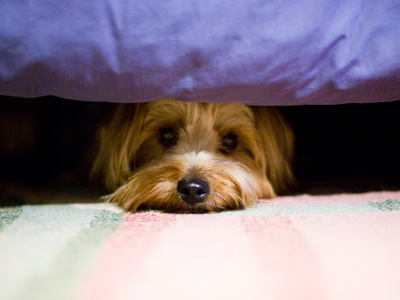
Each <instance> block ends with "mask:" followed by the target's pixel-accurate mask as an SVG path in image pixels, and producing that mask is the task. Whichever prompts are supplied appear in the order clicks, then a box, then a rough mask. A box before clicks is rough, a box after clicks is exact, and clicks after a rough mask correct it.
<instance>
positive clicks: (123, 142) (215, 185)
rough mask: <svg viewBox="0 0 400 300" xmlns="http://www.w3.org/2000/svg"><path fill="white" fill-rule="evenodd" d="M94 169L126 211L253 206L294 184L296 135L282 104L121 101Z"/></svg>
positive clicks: (112, 199)
mask: <svg viewBox="0 0 400 300" xmlns="http://www.w3.org/2000/svg"><path fill="white" fill-rule="evenodd" d="M99 140H100V143H99V145H100V147H99V151H98V154H97V157H96V159H95V163H94V167H93V172H94V173H97V174H100V175H102V177H103V178H104V180H105V184H106V186H107V187H108V188H109V189H110V190H111V191H113V192H112V194H110V195H108V196H106V197H105V198H106V199H107V200H108V201H109V202H113V203H116V204H118V205H119V206H120V207H121V208H123V209H125V210H126V211H130V212H136V211H137V210H152V209H156V210H161V211H165V212H175V213H207V212H220V211H224V210H238V209H244V208H247V207H249V206H253V205H255V204H256V203H257V199H259V198H261V197H262V198H273V197H275V196H276V194H277V193H279V192H282V191H284V190H285V189H287V187H288V186H290V184H291V183H293V180H294V178H293V172H292V169H291V162H292V157H293V148H294V138H293V133H292V130H291V128H290V126H289V125H288V123H287V122H286V121H285V120H284V118H283V117H282V115H281V114H280V113H279V112H278V110H277V109H275V108H272V107H251V106H247V105H244V104H239V103H198V102H196V103H190V102H182V101H178V100H173V99H164V100H158V101H154V102H149V103H138V104H119V105H118V106H117V108H116V110H115V112H114V114H113V116H112V117H111V119H110V120H109V121H108V122H107V123H106V124H105V125H103V126H102V128H101V130H100V134H99Z"/></svg>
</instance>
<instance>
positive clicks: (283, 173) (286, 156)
mask: <svg viewBox="0 0 400 300" xmlns="http://www.w3.org/2000/svg"><path fill="white" fill-rule="evenodd" d="M252 110H253V114H254V117H255V126H256V129H257V131H258V136H259V146H260V148H261V153H262V154H261V155H258V156H259V157H256V158H255V159H256V163H257V164H258V165H260V166H261V167H262V170H263V171H264V174H265V175H266V176H267V179H268V180H269V181H270V182H271V184H272V186H273V187H274V189H275V191H276V192H277V193H280V192H283V191H285V190H287V189H288V188H289V187H290V186H291V185H292V184H293V183H294V177H293V173H292V169H291V164H292V160H293V152H294V136H293V132H292V129H291V128H290V126H289V124H288V123H287V122H286V120H285V119H284V118H283V116H282V115H281V114H280V112H279V111H278V110H277V109H276V108H273V107H252Z"/></svg>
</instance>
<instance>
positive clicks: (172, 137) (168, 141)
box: [160, 128, 178, 147]
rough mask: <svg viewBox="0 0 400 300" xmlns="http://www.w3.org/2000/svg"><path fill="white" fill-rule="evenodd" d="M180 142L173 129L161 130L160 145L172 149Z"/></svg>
mask: <svg viewBox="0 0 400 300" xmlns="http://www.w3.org/2000/svg"><path fill="white" fill-rule="evenodd" d="M177 141H178V134H177V132H176V130H175V129H173V128H163V129H161V130H160V143H161V145H163V146H166V147H171V146H173V145H175V144H176V142H177Z"/></svg>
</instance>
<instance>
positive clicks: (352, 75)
mask: <svg viewBox="0 0 400 300" xmlns="http://www.w3.org/2000/svg"><path fill="white" fill-rule="evenodd" d="M0 94H3V95H9V96H20V97H36V96H44V95H55V96H59V97H63V98H67V99H77V100H88V101H112V102H140V101H151V100H155V99H159V98H165V97H172V98H177V99H181V100H186V101H206V102H220V101H229V102H243V103H247V104H258V105H296V104H338V103H349V102H380V101H393V100H398V99H400V1H398V0H380V1H375V0H351V1H348V0H329V1H317V0H286V1H280V0H271V1H263V0H250V1H249V0H239V1H234V2H232V1H227V0H209V1H194V0H188V1H176V0H162V1H161V0H149V1H139V0H129V1H128V0H121V1H113V0H103V1H68V2H65V1H56V2H55V1H50V0H40V1H39V0H32V1H29V2H26V1H2V3H1V9H0Z"/></svg>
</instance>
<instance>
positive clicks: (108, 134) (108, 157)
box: [92, 103, 147, 190]
mask: <svg viewBox="0 0 400 300" xmlns="http://www.w3.org/2000/svg"><path fill="white" fill-rule="evenodd" d="M146 110H147V104H146V103H139V104H119V105H117V107H116V109H115V111H114V113H113V115H112V118H111V120H109V121H108V122H106V124H105V125H103V126H102V127H101V129H100V132H99V144H100V145H99V146H100V149H99V151H98V154H97V157H96V160H95V163H94V165H93V169H92V174H99V175H102V176H103V177H104V178H105V183H106V186H107V188H109V189H111V190H113V189H115V188H117V187H118V186H119V185H121V184H123V183H125V182H126V181H127V180H128V178H129V177H130V175H131V174H132V165H131V163H132V162H134V161H135V154H136V152H137V150H138V149H139V147H140V145H141V143H142V142H143V141H142V137H141V136H142V135H141V132H142V130H143V122H144V118H145V115H146Z"/></svg>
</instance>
